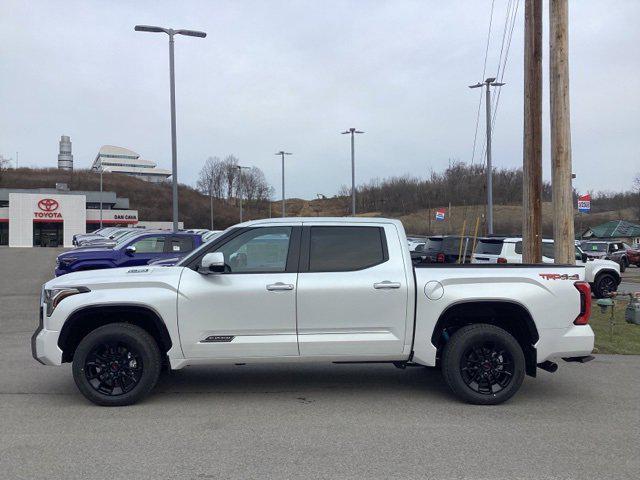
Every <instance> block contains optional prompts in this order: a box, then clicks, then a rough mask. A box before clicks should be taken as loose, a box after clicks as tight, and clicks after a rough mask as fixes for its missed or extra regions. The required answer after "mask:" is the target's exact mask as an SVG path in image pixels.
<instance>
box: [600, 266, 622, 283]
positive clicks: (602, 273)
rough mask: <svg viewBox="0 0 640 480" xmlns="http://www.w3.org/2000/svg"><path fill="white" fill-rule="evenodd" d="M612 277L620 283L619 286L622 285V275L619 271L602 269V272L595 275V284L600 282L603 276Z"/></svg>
mask: <svg viewBox="0 0 640 480" xmlns="http://www.w3.org/2000/svg"><path fill="white" fill-rule="evenodd" d="M605 274H608V275H611V276H613V278H615V279H616V281H617V282H618V285H619V284H620V282H621V281H622V275H621V274H620V273H618V271H616V270H614V269H613V268H606V267H605V268H602V269H600V270H598V272H597V273H596V274H595V277H594V278H593V283H596V282H597V281H598V279H599V278H600V277H601V276H602V275H605Z"/></svg>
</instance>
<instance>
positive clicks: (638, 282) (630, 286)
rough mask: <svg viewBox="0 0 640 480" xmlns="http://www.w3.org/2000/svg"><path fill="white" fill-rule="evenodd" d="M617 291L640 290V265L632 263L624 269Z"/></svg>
mask: <svg viewBox="0 0 640 480" xmlns="http://www.w3.org/2000/svg"><path fill="white" fill-rule="evenodd" d="M618 291H621V292H623V291H624V292H640V267H636V266H635V265H632V266H630V267H628V268H627V269H626V270H625V271H624V273H623V274H622V282H621V283H620V285H619V286H618Z"/></svg>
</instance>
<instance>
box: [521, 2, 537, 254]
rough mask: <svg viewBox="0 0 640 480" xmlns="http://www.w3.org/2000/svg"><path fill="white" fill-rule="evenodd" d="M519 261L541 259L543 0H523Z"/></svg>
mask: <svg viewBox="0 0 640 480" xmlns="http://www.w3.org/2000/svg"><path fill="white" fill-rule="evenodd" d="M523 133H524V139H523V146H524V151H523V157H522V158H523V168H522V172H523V179H522V180H523V182H522V183H523V185H522V210H523V215H522V261H523V263H540V262H542V0H525V10H524V132H523Z"/></svg>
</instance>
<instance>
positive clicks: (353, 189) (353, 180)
mask: <svg viewBox="0 0 640 480" xmlns="http://www.w3.org/2000/svg"><path fill="white" fill-rule="evenodd" d="M356 133H364V132H362V131H360V130H356V129H355V128H353V127H351V128H350V129H348V130H345V131H344V132H342V135H348V134H351V215H352V216H354V217H355V216H356V154H355V141H354V137H355V134H356Z"/></svg>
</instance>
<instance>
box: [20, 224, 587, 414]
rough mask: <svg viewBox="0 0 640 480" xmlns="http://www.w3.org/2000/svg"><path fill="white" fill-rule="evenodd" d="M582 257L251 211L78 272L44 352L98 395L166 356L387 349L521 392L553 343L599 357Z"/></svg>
mask: <svg viewBox="0 0 640 480" xmlns="http://www.w3.org/2000/svg"><path fill="white" fill-rule="evenodd" d="M583 275H584V267H575V266H560V265H535V266H532V265H497V264H494V265H490V264H488V265H468V264H467V265H447V264H425V265H419V266H416V267H414V266H413V265H412V263H411V257H410V254H409V249H408V247H407V239H406V237H405V233H404V229H403V227H402V224H401V223H400V222H399V221H397V220H387V219H381V218H375V219H374V218H367V219H364V218H363V219H360V218H283V219H277V220H276V219H267V220H258V221H252V222H247V223H243V224H240V225H237V226H235V227H231V228H230V229H228V230H226V231H225V232H224V233H223V234H222V235H221V236H219V237H218V238H216V239H214V240H212V241H211V242H209V243H207V244H205V245H203V246H202V247H201V248H200V249H198V250H195V251H194V252H193V253H192V254H191V255H190V256H188V257H186V258H185V259H183V260H182V261H181V262H180V263H179V264H177V265H176V266H173V267H160V266H145V267H135V268H120V269H110V270H91V271H86V272H78V273H71V274H68V275H64V276H61V277H59V278H56V279H54V280H51V281H49V282H47V283H46V284H45V285H44V286H43V289H42V301H41V309H40V311H41V314H40V325H39V327H38V329H37V330H36V332H35V333H34V335H33V337H32V351H33V356H34V358H35V359H36V360H38V361H39V362H41V363H43V364H45V365H61V364H62V363H64V362H72V363H73V368H72V370H73V377H74V380H75V382H76V385H77V386H78V388H79V390H80V391H81V392H82V393H83V394H84V395H85V396H86V397H87V398H88V399H89V400H91V401H92V402H94V403H97V404H100V405H127V404H132V403H134V402H136V401H137V400H139V399H141V398H142V397H144V396H145V395H147V394H148V393H149V392H150V391H151V390H152V389H153V387H154V385H155V384H156V381H157V379H158V376H159V375H160V372H161V369H162V368H163V367H168V368H171V369H179V368H183V367H185V366H187V365H196V364H198V365H202V364H249V363H264V362H332V363H354V362H380V363H383V362H387V363H391V364H394V365H396V366H397V367H400V368H404V367H406V366H413V365H423V366H429V367H440V368H441V369H442V372H443V374H444V379H445V381H446V383H447V384H448V385H449V386H450V387H451V389H452V390H453V392H454V393H455V394H457V395H458V396H459V397H460V398H462V399H464V400H465V401H467V402H471V403H476V404H497V403H500V402H503V401H505V400H507V399H509V398H510V397H511V396H512V395H513V394H514V393H515V392H516V391H517V390H518V389H519V387H520V385H521V384H522V381H523V378H524V375H525V374H529V375H531V376H535V375H536V368H537V367H540V368H542V369H544V370H547V371H555V370H556V369H557V364H556V363H554V362H553V360H554V359H557V358H564V360H567V361H576V362H582V363H584V362H585V361H587V360H589V359H591V358H593V357H591V356H590V353H591V351H592V349H593V344H594V335H593V331H592V330H591V327H590V326H589V325H588V320H589V315H590V311H591V292H590V288H589V284H588V283H586V282H584V281H583Z"/></svg>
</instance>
